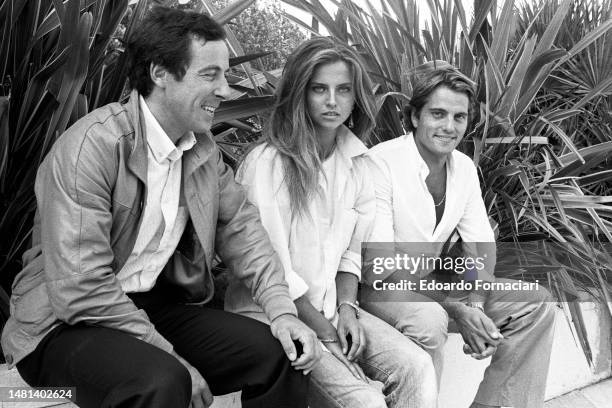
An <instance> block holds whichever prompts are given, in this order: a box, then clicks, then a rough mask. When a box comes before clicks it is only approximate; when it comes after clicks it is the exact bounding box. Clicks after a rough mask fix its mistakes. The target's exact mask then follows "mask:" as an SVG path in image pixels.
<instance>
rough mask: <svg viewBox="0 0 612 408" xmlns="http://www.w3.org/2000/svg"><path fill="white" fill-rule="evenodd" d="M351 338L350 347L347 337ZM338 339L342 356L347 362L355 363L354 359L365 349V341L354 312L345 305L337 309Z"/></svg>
mask: <svg viewBox="0 0 612 408" xmlns="http://www.w3.org/2000/svg"><path fill="white" fill-rule="evenodd" d="M349 335H350V336H351V345H350V349H349V344H348V340H347V337H348V336H349ZM338 337H339V338H340V345H341V346H342V354H344V355H345V356H346V358H348V360H349V361H355V358H357V357H359V356H360V355H361V353H363V350H364V349H365V344H366V339H365V334H364V332H363V327H361V324H360V323H359V320H357V316H356V315H355V310H354V309H353V308H352V307H350V306H347V305H342V306H341V307H340V309H339V314H338Z"/></svg>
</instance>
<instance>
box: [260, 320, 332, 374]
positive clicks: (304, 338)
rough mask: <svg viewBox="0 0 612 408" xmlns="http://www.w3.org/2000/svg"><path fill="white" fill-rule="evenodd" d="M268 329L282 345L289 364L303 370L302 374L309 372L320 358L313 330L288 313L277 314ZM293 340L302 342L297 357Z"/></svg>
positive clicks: (319, 347) (319, 349)
mask: <svg viewBox="0 0 612 408" xmlns="http://www.w3.org/2000/svg"><path fill="white" fill-rule="evenodd" d="M270 329H271V330H272V335H273V336H274V337H276V338H277V339H278V341H280V343H281V345H282V346H283V349H284V350H285V354H287V357H288V358H289V360H291V365H292V366H293V367H294V368H295V369H297V370H304V374H308V373H310V372H311V371H312V369H313V367H314V366H315V365H316V364H317V362H318V361H319V359H320V358H321V346H319V342H318V340H317V335H316V334H315V332H314V331H312V330H311V329H310V328H309V327H308V326H306V325H305V324H304V323H302V322H301V321H300V320H298V319H297V318H296V317H295V316H293V315H290V314H284V315H280V316H278V317H277V318H276V319H274V320H273V321H272V322H271V323H270ZM293 340H297V341H299V342H300V343H301V344H302V355H301V356H299V357H298V356H297V351H296V349H295V345H294V344H293Z"/></svg>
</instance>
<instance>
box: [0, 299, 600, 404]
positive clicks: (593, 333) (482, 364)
mask: <svg viewBox="0 0 612 408" xmlns="http://www.w3.org/2000/svg"><path fill="white" fill-rule="evenodd" d="M581 307H582V312H583V315H584V318H585V322H586V326H587V334H588V337H589V342H590V344H591V347H592V349H593V361H594V367H593V368H590V367H589V366H588V364H587V363H586V360H585V358H584V356H583V354H582V351H581V350H580V348H579V347H578V346H577V345H576V343H575V341H574V340H573V337H572V333H571V330H570V326H569V325H568V322H567V320H566V318H565V316H564V315H563V312H562V310H561V309H559V310H558V311H557V323H556V324H557V326H556V330H555V339H554V342H553V351H552V357H551V364H550V370H549V376H548V383H547V386H546V399H547V400H548V399H551V398H554V397H557V396H559V395H562V394H566V393H568V392H570V391H572V390H576V389H579V388H582V387H585V386H587V385H589V384H594V383H596V382H598V381H601V380H603V379H605V378H608V377H610V376H611V374H612V369H611V364H612V357H611V353H612V351H611V349H610V345H611V344H612V340H611V327H610V323H609V320H607V319H606V318H605V313H606V312H605V310H604V309H603V307H602V306H601V305H600V304H596V303H583V304H582V305H581ZM461 345H462V340H461V337H460V336H459V335H458V334H451V335H450V336H449V339H448V342H447V344H446V346H445V349H444V374H443V376H442V380H441V385H440V397H439V406H440V407H444V408H465V407H468V406H469V404H470V402H471V399H472V398H473V396H474V394H475V393H476V389H477V387H478V384H479V383H480V381H481V380H482V376H483V373H484V370H485V368H486V366H487V365H488V364H489V361H488V360H483V361H477V360H474V359H472V358H470V357H469V356H466V355H464V354H463V353H462V351H461ZM466 374H467V375H466ZM459 379H460V380H459ZM0 386H2V387H25V386H27V385H26V384H25V382H24V381H23V380H22V379H21V378H20V377H19V374H18V372H17V370H11V371H8V370H7V369H6V365H2V366H0ZM11 404H12V405H11ZM3 407H14V408H39V407H61V408H68V407H76V405H74V404H72V403H47V404H44V403H7V402H4V403H3V402H0V408H3ZM212 407H213V408H240V393H233V394H228V395H225V396H220V397H215V402H214V403H213V405H212ZM551 407H552V406H551ZM313 408H315V407H313Z"/></svg>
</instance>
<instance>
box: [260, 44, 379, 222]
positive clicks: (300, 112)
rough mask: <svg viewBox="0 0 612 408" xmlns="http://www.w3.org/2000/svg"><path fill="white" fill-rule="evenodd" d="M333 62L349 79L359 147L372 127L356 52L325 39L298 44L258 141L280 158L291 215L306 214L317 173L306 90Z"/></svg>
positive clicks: (370, 100) (368, 92)
mask: <svg viewBox="0 0 612 408" xmlns="http://www.w3.org/2000/svg"><path fill="white" fill-rule="evenodd" d="M338 61H343V62H345V63H346V64H347V66H348V67H349V71H350V72H351V74H352V77H353V92H354V95H355V105H354V107H353V112H352V114H351V116H352V122H353V125H352V127H351V130H352V131H353V133H354V134H355V135H356V136H357V137H358V138H359V139H361V140H363V141H365V140H366V139H367V138H368V137H369V136H370V133H371V132H372V130H373V129H374V126H375V122H376V112H375V111H376V109H375V103H374V95H373V93H372V91H373V87H372V83H371V81H370V78H369V77H368V74H367V73H366V69H365V66H364V63H363V61H362V60H361V57H360V56H359V55H358V54H357V52H355V51H354V50H353V49H352V48H350V47H348V46H346V45H344V44H341V43H338V42H336V41H334V40H333V39H331V38H327V37H316V38H313V39H310V40H308V41H305V42H303V43H302V44H300V46H298V47H297V48H296V49H295V50H294V51H293V53H292V54H291V55H290V56H289V58H288V60H287V63H286V65H285V68H284V69H283V76H282V78H281V80H280V83H279V85H278V88H277V90H276V99H275V103H274V106H273V108H272V113H271V114H270V117H269V118H268V121H267V124H266V126H265V127H264V130H263V138H262V142H266V143H268V144H269V145H271V146H274V147H275V148H276V149H277V151H278V154H279V155H280V158H281V161H282V165H283V170H284V177H285V178H284V183H285V185H286V186H287V189H288V192H289V201H290V205H291V209H292V213H293V214H294V215H304V214H307V213H308V202H309V201H310V200H311V199H312V197H313V195H314V194H316V193H317V190H318V176H319V172H320V170H321V154H320V153H321V147H320V145H319V141H318V137H317V134H316V131H315V127H314V123H313V121H312V118H311V117H310V114H309V112H308V108H307V106H308V105H307V101H306V93H307V90H308V85H309V83H310V81H311V80H312V78H313V76H314V73H315V70H316V69H317V68H318V67H320V66H322V65H326V64H331V63H334V62H338ZM347 122H350V117H349V119H348V120H347ZM345 124H346V123H345Z"/></svg>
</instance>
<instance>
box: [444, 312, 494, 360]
mask: <svg viewBox="0 0 612 408" xmlns="http://www.w3.org/2000/svg"><path fill="white" fill-rule="evenodd" d="M455 321H456V323H457V328H458V330H459V333H461V336H462V337H463V341H465V343H466V346H467V347H465V346H464V348H463V351H464V352H465V353H466V354H471V355H472V357H473V358H475V359H477V360H481V359H483V358H487V357H489V356H491V355H493V354H494V353H495V351H496V350H497V346H498V345H499V343H500V342H501V341H502V340H503V338H504V336H503V335H502V334H501V333H500V332H499V330H497V327H496V326H495V323H494V322H493V321H492V320H491V319H490V318H489V317H488V316H487V315H486V314H485V313H484V312H483V311H482V310H480V309H477V308H473V307H468V306H464V307H462V308H461V309H460V311H459V312H458V313H457V314H456V315H455Z"/></svg>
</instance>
